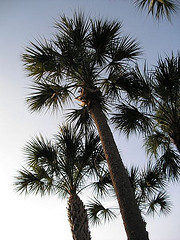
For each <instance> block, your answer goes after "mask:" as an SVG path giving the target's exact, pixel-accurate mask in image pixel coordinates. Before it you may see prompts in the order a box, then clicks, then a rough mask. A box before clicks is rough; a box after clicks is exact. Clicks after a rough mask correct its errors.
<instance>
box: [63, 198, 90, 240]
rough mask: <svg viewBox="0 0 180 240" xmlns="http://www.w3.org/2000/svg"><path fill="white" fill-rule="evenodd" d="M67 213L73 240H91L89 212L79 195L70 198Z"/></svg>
mask: <svg viewBox="0 0 180 240" xmlns="http://www.w3.org/2000/svg"><path fill="white" fill-rule="evenodd" d="M67 211H68V218H69V222H70V226H71V232H72V237H73V240H90V239H91V236H90V231H89V226H88V217H87V211H86V209H85V207H84V205H83V202H82V201H81V199H80V198H79V197H78V195H76V194H72V195H71V196H70V198H69V201H68V209H67Z"/></svg>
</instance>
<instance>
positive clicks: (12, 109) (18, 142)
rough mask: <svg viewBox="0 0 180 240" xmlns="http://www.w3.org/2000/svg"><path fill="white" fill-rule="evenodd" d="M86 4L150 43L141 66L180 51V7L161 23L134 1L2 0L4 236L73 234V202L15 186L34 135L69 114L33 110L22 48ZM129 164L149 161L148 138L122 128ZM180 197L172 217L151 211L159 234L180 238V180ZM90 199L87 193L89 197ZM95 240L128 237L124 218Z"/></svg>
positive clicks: (0, 186)
mask: <svg viewBox="0 0 180 240" xmlns="http://www.w3.org/2000/svg"><path fill="white" fill-rule="evenodd" d="M78 9H80V10H83V11H84V12H85V13H86V14H89V15H91V17H103V18H109V19H118V20H120V21H122V25H123V28H122V33H123V34H130V36H132V37H134V38H136V39H137V40H138V41H139V42H140V44H141V46H142V49H143V55H142V57H141V59H140V64H143V63H144V61H145V60H146V61H147V63H148V66H149V67H150V68H151V67H152V66H153V65H155V64H156V61H157V59H158V57H159V56H162V57H164V56H165V55H166V54H171V53H172V51H173V52H174V53H175V54H176V53H177V51H178V50H180V26H179V23H180V11H179V12H178V13H177V14H176V15H174V16H173V17H172V21H171V23H170V22H168V21H167V20H164V21H160V22H157V21H155V20H153V19H152V18H151V16H148V17H147V16H146V14H145V13H143V12H141V11H139V10H137V8H135V6H134V5H133V4H132V0H31V1H28V0H0V191H1V197H0V203H1V204H0V226H1V231H0V239H4V240H12V239H15V240H16V239H18V240H24V239H26V240H30V239H34V240H38V239H43V240H49V239H54V240H56V239H63V240H69V239H71V238H72V237H71V232H70V227H69V223H68V220H67V213H66V200H63V201H62V200H61V199H60V198H58V197H57V196H48V197H44V198H41V197H40V196H30V195H29V196H24V195H19V194H18V193H16V192H15V191H14V186H13V181H14V176H15V175H16V171H17V170H18V169H20V168H21V166H22V165H23V163H24V162H23V160H24V155H23V147H24V145H25V143H26V141H28V140H30V139H31V138H32V137H33V136H35V135H38V134H39V133H41V134H42V135H43V136H46V137H48V138H51V137H53V135H54V134H56V133H57V131H58V126H59V124H60V123H61V122H63V120H64V118H63V115H64V112H65V111H64V112H60V113H57V114H55V115H52V114H50V113H48V112H47V113H41V114H39V113H30V112H29V111H28V108H27V105H26V103H25V98H26V96H27V94H28V86H29V85H30V78H28V77H27V75H26V73H25V71H24V70H23V64H22V61H21V54H22V53H23V52H24V48H25V47H26V46H28V44H29V42H30V41H34V39H37V38H39V37H42V36H44V37H46V38H47V39H48V38H50V37H51V36H52V34H53V33H54V32H55V29H54V27H53V26H54V22H55V20H57V19H58V17H59V16H60V15H62V14H66V15H68V16H72V12H73V11H74V10H78ZM115 137H116V141H117V145H118V148H119V149H120V153H121V156H122V158H123V161H124V164H125V165H126V166H130V165H132V164H134V165H135V164H136V165H139V166H143V165H144V164H145V163H146V162H147V157H146V155H145V153H144V151H143V148H142V140H141V138H137V137H132V138H130V139H129V140H127V139H126V137H125V136H121V135H119V134H117V133H115ZM169 194H170V195H171V201H172V203H173V208H172V212H171V214H170V215H168V216H166V217H164V216H161V217H159V216H155V217H154V218H153V217H147V218H146V222H147V230H148V232H149V236H150V239H151V240H179V228H180V218H179V216H180V206H179V201H180V186H179V185H178V184H174V185H172V186H171V187H170V188H169ZM82 197H84V198H86V196H82ZM90 229H91V235H92V239H93V240H111V239H112V238H113V240H125V239H126V234H125V232H124V227H123V224H122V220H121V218H120V216H119V217H118V218H117V219H116V220H115V221H114V222H112V223H110V224H105V225H102V226H100V227H91V228H90Z"/></svg>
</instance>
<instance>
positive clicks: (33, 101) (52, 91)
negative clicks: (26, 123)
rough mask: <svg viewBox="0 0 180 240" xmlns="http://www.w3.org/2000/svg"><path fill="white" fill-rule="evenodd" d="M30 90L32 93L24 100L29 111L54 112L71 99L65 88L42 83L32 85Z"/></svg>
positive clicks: (45, 82)
mask: <svg viewBox="0 0 180 240" xmlns="http://www.w3.org/2000/svg"><path fill="white" fill-rule="evenodd" d="M31 89H32V90H33V91H34V92H33V93H31V94H30V95H29V96H28V97H27V98H26V101H27V104H28V106H29V109H30V110H31V111H40V110H42V109H44V108H46V109H52V110H53V111H54V110H56V109H58V108H59V107H61V106H62V104H64V103H65V102H66V101H67V100H69V99H71V92H70V91H69V90H68V87H67V86H60V85H58V84H53V83H52V84H50V83H48V82H47V81H43V82H36V83H34V85H33V86H32V87H31Z"/></svg>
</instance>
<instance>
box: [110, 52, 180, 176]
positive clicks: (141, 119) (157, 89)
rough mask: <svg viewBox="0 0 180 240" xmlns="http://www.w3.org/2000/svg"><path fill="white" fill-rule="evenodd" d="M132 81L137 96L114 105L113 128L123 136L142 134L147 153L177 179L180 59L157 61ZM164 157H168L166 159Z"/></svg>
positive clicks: (179, 140)
mask: <svg viewBox="0 0 180 240" xmlns="http://www.w3.org/2000/svg"><path fill="white" fill-rule="evenodd" d="M131 75H132V78H133V79H134V80H135V79H137V80H136V82H137V83H138V84H139V88H138V91H137V92H136V94H137V96H136V97H134V98H131V99H129V102H127V101H126V102H125V103H124V104H118V105H117V107H116V113H114V114H113V116H112V119H111V120H112V122H113V123H114V124H115V127H116V128H118V129H119V130H121V131H123V132H124V133H125V134H127V135H129V134H130V133H133V132H135V133H143V134H145V144H144V145H145V147H146V150H147V153H148V154H150V155H151V156H155V158H156V159H159V160H158V161H157V164H158V167H160V163H161V164H162V165H161V167H162V168H161V169H162V171H163V173H166V174H167V177H168V178H171V179H173V178H174V179H176V180H177V179H179V169H180V165H179V162H180V161H179V154H178V153H177V152H176V149H177V150H178V152H180V138H179V136H180V111H179V110H180V56H179V53H178V54H177V56H176V57H175V56H174V54H172V56H171V57H166V58H165V59H159V60H158V64H157V66H155V69H154V71H151V72H150V73H148V72H147V70H146V72H145V73H144V75H142V74H141V72H140V70H139V68H138V67H136V69H133V70H132V73H131ZM167 156H168V157H167Z"/></svg>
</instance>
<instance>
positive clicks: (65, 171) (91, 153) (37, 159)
mask: <svg viewBox="0 0 180 240" xmlns="http://www.w3.org/2000/svg"><path fill="white" fill-rule="evenodd" d="M55 140H56V141H55V142H52V141H48V140H47V139H44V138H43V137H42V136H40V137H35V138H33V139H32V140H31V141H29V142H28V143H27V144H26V147H25V149H24V150H25V154H26V168H23V169H22V170H20V171H19V174H18V176H17V177H16V182H15V185H16V189H17V191H20V192H23V191H24V192H25V193H31V192H33V193H35V194H37V193H40V194H42V195H45V194H47V193H58V194H61V195H62V196H64V197H65V196H67V195H71V194H72V193H74V194H75V193H76V194H77V193H78V192H80V191H81V190H82V189H84V188H85V187H86V184H87V183H85V180H86V181H87V179H88V177H89V176H90V175H92V176H93V175H94V176H95V174H96V173H97V172H99V171H100V169H101V168H103V165H104V155H103V151H102V147H101V145H100V140H99V137H98V136H97V135H95V134H94V132H91V133H89V135H88V137H86V140H84V136H83V135H82V134H75V133H74V131H72V129H71V128H70V127H69V126H63V127H61V129H60V132H59V134H58V135H57V136H56V139H55Z"/></svg>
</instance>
